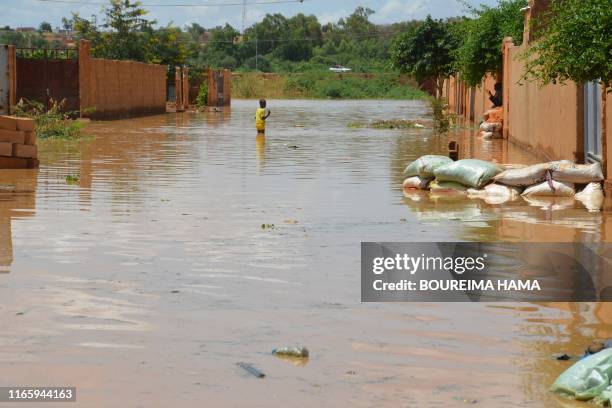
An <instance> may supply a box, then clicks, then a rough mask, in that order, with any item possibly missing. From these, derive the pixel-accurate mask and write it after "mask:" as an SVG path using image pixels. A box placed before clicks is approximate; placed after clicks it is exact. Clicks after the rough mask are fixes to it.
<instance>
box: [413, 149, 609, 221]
mask: <svg viewBox="0 0 612 408" xmlns="http://www.w3.org/2000/svg"><path fill="white" fill-rule="evenodd" d="M449 160H450V159H448V158H444V156H435V155H427V156H422V157H420V158H419V159H417V160H416V161H414V162H412V163H410V164H409V165H408V166H407V167H406V170H405V171H404V174H405V175H406V176H407V177H408V178H406V180H405V181H404V184H403V187H404V190H405V191H409V190H411V189H419V190H430V191H431V192H432V193H455V194H466V195H467V196H468V197H469V198H481V199H484V200H485V201H486V202H488V203H490V204H502V203H504V202H507V201H512V200H516V199H517V198H518V197H519V196H522V197H524V198H525V199H526V200H529V199H531V198H532V197H537V196H545V197H569V198H571V199H573V198H574V196H575V198H576V199H577V200H579V201H581V202H582V203H583V204H584V205H585V207H586V208H587V209H589V210H591V211H597V210H600V209H601V208H602V206H603V189H602V187H601V182H602V181H603V179H604V177H603V172H602V169H601V164H599V163H593V164H575V163H573V162H571V161H568V160H562V161H556V162H549V163H539V164H534V165H530V166H516V165H497V164H495V163H490V162H486V161H483V160H476V159H465V160H459V161H456V162H453V161H449ZM432 174H433V177H432ZM577 185H578V186H585V185H586V187H585V188H584V189H582V191H581V192H580V193H576V191H577V189H576V186H577Z"/></svg>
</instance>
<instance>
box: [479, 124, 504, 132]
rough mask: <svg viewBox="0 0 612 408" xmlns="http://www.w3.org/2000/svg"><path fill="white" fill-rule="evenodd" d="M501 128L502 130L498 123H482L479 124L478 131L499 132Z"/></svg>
mask: <svg viewBox="0 0 612 408" xmlns="http://www.w3.org/2000/svg"><path fill="white" fill-rule="evenodd" d="M501 128H502V124H501V123H498V122H494V123H489V122H482V123H481V124H480V130H482V131H483V132H499V131H500V130H501Z"/></svg>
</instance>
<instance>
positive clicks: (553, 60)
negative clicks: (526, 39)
mask: <svg viewBox="0 0 612 408" xmlns="http://www.w3.org/2000/svg"><path fill="white" fill-rule="evenodd" d="M531 30H532V33H533V34H534V35H535V36H536V37H537V39H538V40H537V41H536V42H535V43H534V44H533V46H531V47H530V48H528V49H527V51H526V53H525V54H524V55H523V57H524V58H525V59H526V60H527V69H526V71H527V72H526V74H525V77H526V78H528V79H536V80H538V81H539V82H541V83H544V84H545V83H549V82H553V83H555V82H561V83H563V82H566V81H569V80H572V81H575V82H578V83H580V82H588V81H599V82H600V83H601V84H602V85H604V86H607V87H610V86H612V7H611V5H610V0H564V1H560V0H553V1H552V7H551V10H550V12H549V13H544V15H543V16H541V17H540V18H536V19H535V20H534V22H533V23H532V27H531Z"/></svg>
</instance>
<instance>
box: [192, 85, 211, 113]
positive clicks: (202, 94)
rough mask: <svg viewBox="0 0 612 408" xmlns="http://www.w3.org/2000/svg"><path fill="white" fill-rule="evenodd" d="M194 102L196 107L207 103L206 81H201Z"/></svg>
mask: <svg viewBox="0 0 612 408" xmlns="http://www.w3.org/2000/svg"><path fill="white" fill-rule="evenodd" d="M195 102H196V106H197V107H198V108H203V107H204V106H206V105H208V84H206V82H202V84H201V85H200V91H199V92H198V96H197V98H196V101H195Z"/></svg>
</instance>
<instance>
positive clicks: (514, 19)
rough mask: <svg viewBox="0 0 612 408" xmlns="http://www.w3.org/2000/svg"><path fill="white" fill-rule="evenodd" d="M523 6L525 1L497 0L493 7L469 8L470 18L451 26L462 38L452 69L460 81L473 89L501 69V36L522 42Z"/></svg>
mask: <svg viewBox="0 0 612 408" xmlns="http://www.w3.org/2000/svg"><path fill="white" fill-rule="evenodd" d="M526 5H527V0H500V1H499V3H498V4H497V6H496V7H487V6H481V7H480V8H478V9H472V13H473V18H472V19H467V20H465V21H463V22H460V23H458V24H457V25H456V26H455V27H454V30H455V36H456V37H457V38H460V39H461V42H460V45H459V46H458V47H457V48H456V50H455V52H454V58H455V61H456V62H455V66H456V71H457V72H458V73H459V74H460V76H461V79H462V80H463V81H465V82H467V83H468V84H469V85H472V86H476V85H478V84H480V82H481V81H482V78H483V77H484V76H485V75H486V74H487V73H494V74H496V73H498V72H499V71H500V70H501V65H502V59H503V57H502V52H501V47H502V41H503V39H504V37H512V38H513V39H514V41H515V43H516V44H520V43H521V42H522V39H523V24H524V16H523V12H522V11H521V8H523V7H525V6H526Z"/></svg>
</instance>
